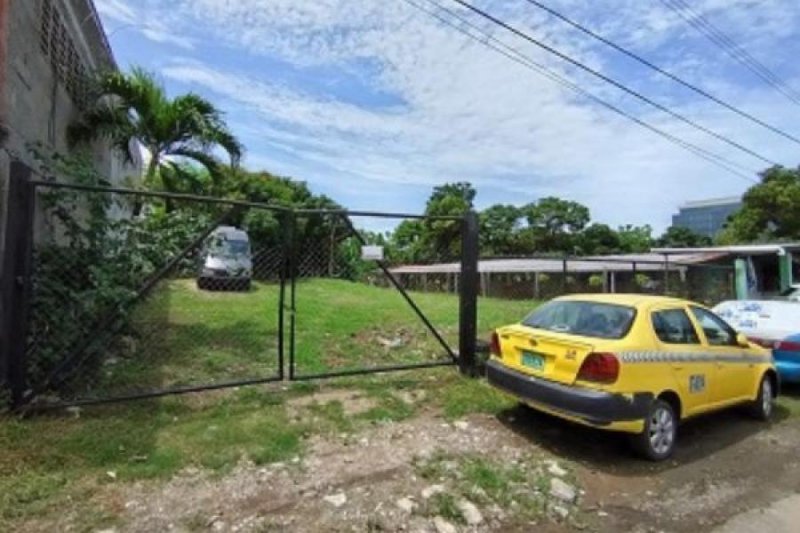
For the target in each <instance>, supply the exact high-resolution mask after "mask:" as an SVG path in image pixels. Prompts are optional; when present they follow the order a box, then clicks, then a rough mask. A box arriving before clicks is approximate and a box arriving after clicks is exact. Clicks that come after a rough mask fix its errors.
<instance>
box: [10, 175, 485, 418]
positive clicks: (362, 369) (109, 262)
mask: <svg viewBox="0 0 800 533" xmlns="http://www.w3.org/2000/svg"><path fill="white" fill-rule="evenodd" d="M29 174H30V169H21V168H20V166H19V165H17V166H16V167H15V176H16V177H15V179H14V180H13V181H14V187H13V188H14V190H15V191H16V192H15V193H14V194H15V195H18V196H19V198H20V199H21V200H22V201H23V202H24V203H25V207H24V208H20V209H16V210H15V213H14V214H13V217H12V218H14V221H15V222H14V225H15V227H17V229H20V228H27V229H24V231H20V236H21V237H20V239H19V242H17V239H13V241H14V242H13V243H12V244H13V245H14V250H15V253H18V254H19V255H20V256H24V257H26V258H27V259H26V260H24V261H7V266H9V272H14V273H15V274H13V275H14V276H16V278H15V279H18V280H19V282H18V283H8V282H7V280H6V281H5V282H4V283H3V307H4V308H5V309H11V308H14V309H15V310H17V309H18V310H19V312H18V313H16V314H14V315H13V316H12V315H9V314H4V315H3V321H2V322H3V326H2V327H3V331H14V334H13V335H12V336H13V337H14V338H13V339H9V342H8V343H7V344H6V345H5V346H4V347H3V351H2V356H0V362H2V363H3V364H2V368H0V370H2V378H3V379H2V381H3V382H4V383H2V382H0V387H2V386H3V385H8V386H9V387H8V389H9V390H10V392H11V403H12V404H13V405H15V406H22V405H27V404H30V403H36V404H38V405H41V406H53V405H75V404H82V403H96V402H103V401H111V400H124V399H133V398H144V397H152V396H159V395H164V394H172V393H180V392H192V391H200V390H207V389H212V388H223V387H232V386H237V385H244V384H254V383H266V382H270V381H277V380H281V379H286V378H288V379H312V378H320V377H331V376H337V375H351V374H364V373H372V372H384V371H390V370H402V369H411V368H425V367H433V366H441V365H450V364H454V363H455V362H456V360H457V352H458V341H459V338H460V337H461V335H460V334H459V325H460V319H461V315H460V310H459V303H460V299H459V294H458V293H457V287H456V286H453V285H451V287H450V288H447V289H443V290H440V291H438V292H436V293H432V292H423V291H419V290H409V288H408V287H406V286H405V285H403V283H402V282H400V281H399V280H398V278H397V277H396V276H395V275H394V274H393V273H392V268H393V267H394V266H397V265H400V264H403V263H405V262H409V261H412V260H413V261H419V260H420V258H424V261H426V262H428V263H433V262H439V261H446V260H459V258H460V249H461V243H462V239H463V238H464V234H463V226H464V224H463V220H462V218H461V217H424V216H410V215H388V214H381V213H354V212H346V211H330V210H319V211H316V210H296V209H289V208H285V207H277V206H272V205H267V204H259V203H250V202H243V201H233V200H225V199H218V198H208V197H200V196H192V195H185V194H171V193H162V192H146V191H136V190H129V189H120V188H109V187H105V186H97V185H94V184H92V185H75V184H65V183H59V182H56V181H54V180H47V179H42V180H38V181H32V180H30V178H29V177H25V176H22V175H26V176H27V175H29ZM404 223H413V228H414V231H415V232H418V233H417V235H418V236H419V238H415V239H413V240H412V241H409V242H408V243H407V245H404V246H398V245H395V244H392V245H388V244H387V243H386V239H385V235H384V234H383V233H382V231H384V230H386V229H390V228H394V227H396V226H397V225H398V224H400V225H402V224H404ZM471 237H472V241H473V242H477V234H474V235H472V236H471ZM8 302H10V303H8ZM9 318H10V319H9ZM11 324H16V330H14V328H12V327H11ZM18 347H22V348H23V349H22V350H18V349H17V348H18ZM284 363H287V364H284ZM284 369H286V370H288V372H284Z"/></svg>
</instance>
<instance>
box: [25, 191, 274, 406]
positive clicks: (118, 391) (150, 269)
mask: <svg viewBox="0 0 800 533" xmlns="http://www.w3.org/2000/svg"><path fill="white" fill-rule="evenodd" d="M281 216H282V213H281V212H276V211H273V210H270V209H266V208H259V207H252V206H245V205H242V204H237V203H233V202H225V201H218V200H214V201H212V200H204V199H202V198H192V199H188V198H183V197H180V195H175V196H160V195H158V194H153V193H139V194H137V193H129V192H111V191H105V190H102V189H98V190H79V189H71V188H68V187H63V186H48V185H43V184H42V185H38V186H37V188H36V224H35V237H34V254H33V273H32V283H31V285H32V287H31V289H32V304H31V308H30V321H29V323H30V326H29V331H28V339H29V342H28V347H27V353H26V378H27V382H28V386H29V395H30V396H34V395H35V396H37V397H38V399H39V401H50V402H57V403H64V402H66V403H69V402H81V401H95V400H103V399H113V398H120V397H122V398H124V397H130V396H137V395H150V394H161V393H166V392H170V391H172V392H177V391H181V390H191V389H202V388H209V387H219V386H222V385H224V384H229V383H235V382H240V381H241V382H246V381H260V380H270V379H278V378H279V377H280V344H281V338H282V335H281V331H280V329H279V324H280V320H279V306H280V305H281V302H282V296H283V295H284V294H285V293H284V286H285V285H284V277H283V266H284V263H285V261H284V259H283V257H284V255H283V249H284V246H283V244H284V243H283V235H282V233H280V232H279V231H274V232H272V233H270V232H267V231H259V227H258V225H257V224H254V221H259V220H261V219H264V218H280V217H281ZM251 226H252V227H253V228H256V229H255V230H253V231H248V230H247V228H249V227H251ZM278 227H279V226H278Z"/></svg>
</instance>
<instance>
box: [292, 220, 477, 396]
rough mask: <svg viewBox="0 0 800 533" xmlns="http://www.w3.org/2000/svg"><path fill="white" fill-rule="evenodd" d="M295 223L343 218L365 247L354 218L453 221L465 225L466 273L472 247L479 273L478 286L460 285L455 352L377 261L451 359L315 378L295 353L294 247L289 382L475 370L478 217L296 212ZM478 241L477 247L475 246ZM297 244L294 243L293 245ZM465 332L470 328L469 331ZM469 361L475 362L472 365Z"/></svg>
mask: <svg viewBox="0 0 800 533" xmlns="http://www.w3.org/2000/svg"><path fill="white" fill-rule="evenodd" d="M292 214H293V215H294V216H293V222H292V228H294V227H295V226H296V221H294V219H296V217H298V216H304V215H333V216H337V217H340V218H341V219H342V221H343V222H344V223H345V225H346V227H347V228H348V230H349V232H350V235H351V236H353V237H355V238H356V239H357V240H358V241H359V242H360V243H361V245H362V246H363V245H366V244H367V242H366V240H365V239H364V237H363V236H362V235H361V233H360V232H359V231H358V230H357V229H356V228H355V226H354V225H353V222H352V220H351V217H373V218H389V219H404V220H439V221H452V222H459V223H460V225H461V244H462V269H464V262H465V261H466V262H469V261H468V258H469V257H470V255H469V254H467V253H466V252H467V249H468V247H470V246H472V247H473V248H474V253H473V254H472V255H474V273H475V276H474V277H475V282H474V283H473V284H471V283H470V282H469V280H467V281H466V282H463V281H462V283H460V284H459V290H460V296H461V298H460V304H461V306H460V308H459V328H460V331H459V339H460V342H459V348H458V351H454V350H453V348H452V347H451V346H450V344H449V343H448V342H447V341H446V340H445V339H444V338H443V337H442V335H441V334H440V333H439V331H438V330H437V329H436V327H435V326H434V325H433V324H432V323H431V321H430V319H429V318H428V317H427V316H426V315H425V313H424V312H423V311H422V310H421V309H420V308H419V306H418V305H417V304H416V302H414V300H413V298H412V297H411V295H409V293H408V291H406V289H405V288H404V287H403V285H402V284H401V283H400V282H399V281H398V279H397V277H396V276H395V275H394V274H393V273H392V271H391V270H390V268H389V265H388V264H387V262H386V261H385V260H377V261H375V263H376V265H377V266H378V268H379V269H380V270H381V272H382V273H383V275H384V276H386V279H388V280H389V282H390V283H391V285H392V287H393V288H394V289H395V290H396V291H397V292H399V293H400V295H401V296H402V298H403V300H404V301H405V302H406V304H407V305H408V306H409V308H410V309H411V311H412V312H413V313H414V315H415V316H416V317H417V318H418V319H419V320H420V322H422V324H423V325H424V326H425V329H426V330H427V331H428V332H429V333H430V334H431V335H433V337H434V338H435V339H436V342H437V343H438V344H439V345H440V346H441V347H442V349H443V351H444V353H445V355H447V357H448V359H445V360H440V361H427V362H419V363H405V364H393V365H383V366H375V367H364V368H352V369H347V370H331V371H327V372H319V373H313V374H302V373H298V372H297V360H296V357H295V356H296V353H295V336H296V314H297V302H296V293H297V284H296V280H297V277H298V272H297V261H296V259H297V258H296V253H295V249H294V247H293V248H292V250H291V251H290V259H289V264H290V266H289V278H290V279H291V288H290V294H291V297H290V302H291V303H290V309H289V311H290V326H289V330H290V345H289V372H288V379H289V380H291V381H308V380H316V379H326V378H334V377H344V376H358V375H367V374H379V373H387V372H396V371H403V370H415V369H422V368H435V367H441V366H452V365H459V367H460V368H461V369H462V371H465V372H466V373H470V372H471V370H469V369H467V368H466V366H465V365H473V364H474V353H475V339H474V337H475V330H476V325H475V321H476V320H477V285H478V282H477V279H478V278H477V254H478V233H477V228H478V224H477V215H476V214H475V213H467V214H466V215H464V216H429V215H412V214H407V213H379V212H371V211H348V210H326V209H296V210H293V211H292ZM473 241H474V245H473ZM290 242H292V243H293V241H290ZM473 285H474V287H475V292H474V294H473V298H474V305H473V306H472V308H470V307H469V306H468V307H467V309H466V310H465V309H464V307H463V304H464V302H465V300H468V299H469V294H468V292H469V289H470V287H471V286H473ZM470 313H472V314H474V317H473V318H472V319H470V316H471V315H470ZM462 328H467V330H466V331H465V330H464V329H462ZM464 338H472V339H473V340H472V342H471V343H467V344H466V345H465V344H462V343H463V339H464ZM469 353H471V354H472V357H471V358H467V357H460V356H459V354H469ZM468 361H472V362H471V363H470V362H468Z"/></svg>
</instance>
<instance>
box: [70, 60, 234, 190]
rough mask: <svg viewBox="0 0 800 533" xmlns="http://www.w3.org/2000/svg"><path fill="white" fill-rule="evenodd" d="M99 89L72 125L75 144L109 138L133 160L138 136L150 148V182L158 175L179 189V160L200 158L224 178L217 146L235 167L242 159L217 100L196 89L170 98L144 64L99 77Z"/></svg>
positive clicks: (165, 183)
mask: <svg viewBox="0 0 800 533" xmlns="http://www.w3.org/2000/svg"><path fill="white" fill-rule="evenodd" d="M96 94H97V98H96V99H95V100H94V104H93V105H92V106H91V107H90V108H89V109H88V110H86V111H85V112H84V113H83V115H82V117H81V118H80V120H78V121H77V122H75V123H74V124H72V125H71V126H70V127H69V131H68V135H69V140H70V143H71V144H79V143H87V142H91V141H93V140H96V139H107V140H109V141H110V142H111V145H112V146H113V147H114V148H115V149H117V150H118V151H119V152H120V153H122V154H123V155H124V157H125V158H126V160H127V161H129V162H130V161H132V160H133V156H132V154H131V146H132V145H133V143H134V141H138V142H139V143H141V144H142V145H143V146H144V147H145V148H146V149H147V150H148V152H150V161H149V163H148V165H147V172H146V174H145V183H146V184H147V185H148V186H152V184H153V182H154V180H155V178H156V177H157V176H159V177H161V181H162V186H163V187H164V189H166V190H168V191H174V190H175V189H176V188H177V184H176V183H175V178H180V176H182V173H181V172H179V168H178V165H177V164H176V163H175V161H176V160H191V161H195V162H197V163H199V164H201V165H202V166H204V167H206V168H207V169H208V171H209V173H210V175H211V176H212V178H217V177H219V170H220V169H219V168H218V165H219V162H218V161H217V159H216V158H215V157H214V155H213V151H214V149H216V148H222V149H223V150H224V151H225V152H227V154H228V156H229V157H230V164H231V166H232V167H236V166H237V165H238V163H239V160H240V158H241V156H242V150H243V149H242V146H241V144H239V141H238V140H236V137H234V135H233V134H232V133H231V132H230V130H229V129H228V126H227V125H226V124H225V121H224V120H223V118H222V114H221V113H220V112H219V111H218V110H217V109H216V108H215V107H214V105H213V104H212V103H210V102H209V101H208V100H206V99H204V98H202V97H200V96H198V95H196V94H193V93H189V94H186V95H183V96H178V97H176V98H174V99H170V98H168V97H167V95H166V92H165V90H164V87H163V86H162V85H161V84H160V83H159V82H158V81H157V80H156V78H155V77H154V76H153V75H152V74H151V73H149V72H147V71H145V70H142V69H140V68H133V69H132V70H131V72H130V73H129V74H126V73H122V72H110V73H107V74H104V75H102V76H100V77H99V79H98V80H97V93H96ZM164 167H167V168H164ZM162 169H163V170H165V172H160V170H162Z"/></svg>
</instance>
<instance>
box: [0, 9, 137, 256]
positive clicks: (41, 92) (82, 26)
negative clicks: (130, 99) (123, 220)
mask: <svg viewBox="0 0 800 533" xmlns="http://www.w3.org/2000/svg"><path fill="white" fill-rule="evenodd" d="M0 22H4V27H5V30H3V26H1V25H0V39H3V46H2V47H1V48H0V52H3V53H2V54H0V70H2V75H0V80H4V83H3V87H2V90H0V122H2V129H3V132H4V140H3V147H4V148H5V149H6V150H8V151H10V152H11V153H13V154H14V156H15V157H18V158H19V159H21V160H23V161H24V162H26V163H29V164H32V163H33V161H32V158H31V157H30V154H29V153H28V151H27V149H26V145H27V144H29V143H35V142H39V143H42V144H43V145H44V147H45V148H46V149H47V150H52V151H54V152H59V153H62V154H66V153H69V146H68V145H67V135H66V133H67V127H68V126H69V124H70V123H71V122H72V121H74V120H75V119H76V118H77V117H79V115H80V112H81V109H83V108H85V105H86V103H87V102H86V99H85V96H83V95H85V91H83V90H81V82H82V80H83V79H84V78H83V76H85V75H89V74H91V73H92V72H98V71H105V70H110V69H115V68H116V64H115V62H114V58H113V55H112V53H111V49H110V47H109V46H108V42H107V41H106V37H105V33H104V32H103V28H102V26H101V25H100V23H99V18H98V17H97V13H96V11H95V9H94V5H93V3H92V0H0ZM90 151H91V155H92V158H93V162H94V164H95V167H96V168H97V170H98V172H100V174H102V175H103V176H105V177H107V178H109V179H110V180H111V181H112V183H116V184H119V183H121V182H123V181H124V179H125V178H126V177H127V176H137V175H140V174H141V162H138V164H137V165H134V166H129V165H125V164H124V163H123V161H122V158H121V157H120V155H119V154H117V153H115V152H113V151H112V150H111V149H110V148H109V147H108V146H107V145H106V143H104V142H97V143H95V145H94V146H92V147H91V148H90ZM8 167H9V155H8V154H7V153H6V152H5V151H0V258H2V249H3V243H2V239H3V237H4V228H5V218H6V197H7V183H8ZM0 264H1V263H0Z"/></svg>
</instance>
